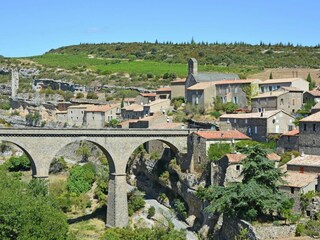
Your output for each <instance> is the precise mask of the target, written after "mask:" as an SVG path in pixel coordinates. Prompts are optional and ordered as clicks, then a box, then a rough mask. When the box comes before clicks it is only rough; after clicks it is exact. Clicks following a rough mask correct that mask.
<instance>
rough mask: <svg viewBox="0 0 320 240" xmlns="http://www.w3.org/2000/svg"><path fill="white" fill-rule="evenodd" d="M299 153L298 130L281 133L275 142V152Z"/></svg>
mask: <svg viewBox="0 0 320 240" xmlns="http://www.w3.org/2000/svg"><path fill="white" fill-rule="evenodd" d="M292 150H295V151H299V129H293V130H292V131H289V132H286V133H283V134H282V135H281V136H280V138H279V140H278V141H277V152H279V153H284V152H287V151H292Z"/></svg>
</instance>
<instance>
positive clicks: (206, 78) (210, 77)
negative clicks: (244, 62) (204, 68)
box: [193, 72, 239, 82]
mask: <svg viewBox="0 0 320 240" xmlns="http://www.w3.org/2000/svg"><path fill="white" fill-rule="evenodd" d="M193 77H194V79H195V80H196V82H212V81H218V80H224V79H239V76H238V75H237V74H234V73H205V72H203V73H197V74H193Z"/></svg>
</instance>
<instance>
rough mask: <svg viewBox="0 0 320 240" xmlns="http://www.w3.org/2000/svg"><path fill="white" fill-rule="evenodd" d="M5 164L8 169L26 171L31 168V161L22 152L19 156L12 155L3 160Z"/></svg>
mask: <svg viewBox="0 0 320 240" xmlns="http://www.w3.org/2000/svg"><path fill="white" fill-rule="evenodd" d="M5 166H6V167H7V169H9V171H13V172H16V171H28V170H30V169H31V162H30V160H29V158H28V157H27V155H25V154H23V155H22V156H20V157H17V156H13V157H11V158H9V160H8V161H6V162H5Z"/></svg>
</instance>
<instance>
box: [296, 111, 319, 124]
mask: <svg viewBox="0 0 320 240" xmlns="http://www.w3.org/2000/svg"><path fill="white" fill-rule="evenodd" d="M300 122H320V112H316V113H314V114H311V115H310V116H308V117H305V118H302V119H301V120H300Z"/></svg>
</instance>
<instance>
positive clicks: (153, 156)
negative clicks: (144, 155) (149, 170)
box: [150, 152, 160, 160]
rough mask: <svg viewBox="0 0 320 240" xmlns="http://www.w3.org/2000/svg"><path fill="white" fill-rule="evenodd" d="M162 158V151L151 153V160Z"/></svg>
mask: <svg viewBox="0 0 320 240" xmlns="http://www.w3.org/2000/svg"><path fill="white" fill-rule="evenodd" d="M158 159H160V153H159V152H152V153H151V155H150V160H158Z"/></svg>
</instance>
